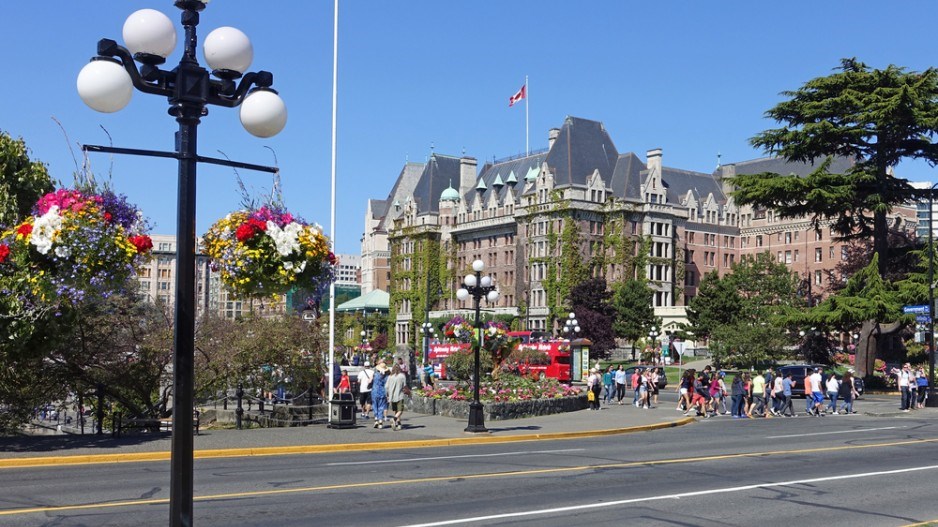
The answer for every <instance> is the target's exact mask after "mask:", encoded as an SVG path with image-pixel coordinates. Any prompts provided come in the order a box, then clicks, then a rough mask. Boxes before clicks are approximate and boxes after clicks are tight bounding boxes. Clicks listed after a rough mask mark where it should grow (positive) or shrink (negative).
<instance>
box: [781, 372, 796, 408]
mask: <svg viewBox="0 0 938 527" xmlns="http://www.w3.org/2000/svg"><path fill="white" fill-rule="evenodd" d="M791 386H792V382H791V372H790V371H789V372H787V373H786V374H785V378H784V379H782V394H781V396H782V407H781V408H782V409H781V410H779V411H778V413H779V415H784V416H786V417H795V409H794V408H792V405H791ZM786 411H787V413H786Z"/></svg>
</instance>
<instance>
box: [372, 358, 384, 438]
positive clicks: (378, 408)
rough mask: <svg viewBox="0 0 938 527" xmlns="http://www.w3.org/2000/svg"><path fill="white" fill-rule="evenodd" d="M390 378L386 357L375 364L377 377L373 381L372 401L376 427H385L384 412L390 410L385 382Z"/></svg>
mask: <svg viewBox="0 0 938 527" xmlns="http://www.w3.org/2000/svg"><path fill="white" fill-rule="evenodd" d="M387 380H388V365H387V364H385V363H384V359H381V360H379V361H378V365H377V366H375V378H374V380H373V381H371V402H372V404H373V405H374V408H375V425H374V427H375V428H378V429H381V428H384V414H385V412H387V410H388V392H387V390H386V388H385V384H386V383H387Z"/></svg>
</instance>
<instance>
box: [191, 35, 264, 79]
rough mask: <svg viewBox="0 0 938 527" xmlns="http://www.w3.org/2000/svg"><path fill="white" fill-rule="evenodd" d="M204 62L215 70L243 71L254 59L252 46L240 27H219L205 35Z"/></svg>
mask: <svg viewBox="0 0 938 527" xmlns="http://www.w3.org/2000/svg"><path fill="white" fill-rule="evenodd" d="M202 51H203V53H204V54H205V62H206V63H208V65H209V67H210V68H212V69H213V70H215V71H216V72H226V71H227V72H232V71H234V72H237V73H239V74H241V73H244V72H245V71H247V70H248V68H250V67H251V62H252V61H253V60H254V46H252V45H251V39H249V38H248V36H247V35H245V34H244V33H243V32H242V31H241V30H240V29H236V28H233V27H228V26H225V27H220V28H218V29H216V30H214V31H212V32H211V33H209V34H208V36H207V37H205V43H204V44H203V45H202Z"/></svg>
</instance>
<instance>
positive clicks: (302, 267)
mask: <svg viewBox="0 0 938 527" xmlns="http://www.w3.org/2000/svg"><path fill="white" fill-rule="evenodd" d="M283 268H284V269H286V270H287V271H293V272H294V273H296V274H300V273H302V272H303V271H304V270H305V269H306V262H300V264H299V265H296V264H294V263H293V262H283Z"/></svg>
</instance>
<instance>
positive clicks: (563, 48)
mask: <svg viewBox="0 0 938 527" xmlns="http://www.w3.org/2000/svg"><path fill="white" fill-rule="evenodd" d="M144 7H151V8H155V9H159V10H161V11H163V12H164V13H166V14H168V15H169V16H170V18H171V19H172V20H174V21H176V23H177V24H178V20H179V16H178V10H177V9H176V8H175V7H173V5H172V2H171V1H170V0H148V1H142V0H121V1H119V2H115V1H101V0H96V1H91V0H88V1H81V2H76V1H71V0H68V1H67V0H51V1H48V2H42V3H36V2H4V4H3V7H2V8H0V13H2V16H0V49H3V50H4V52H3V61H2V64H3V67H4V81H3V83H2V84H0V90H2V95H3V97H2V101H3V103H2V106H0V128H2V129H3V130H5V131H7V132H9V133H11V134H12V135H14V136H21V137H23V138H24V139H25V140H26V142H27V144H28V145H29V147H30V148H31V150H32V156H33V157H34V158H35V159H38V160H41V161H43V162H45V163H47V164H48V165H49V167H50V169H51V171H52V174H53V177H55V178H57V179H59V180H61V181H64V182H66V183H68V182H70V181H71V174H72V172H73V171H74V166H75V165H74V162H73V160H72V156H71V153H70V152H69V149H68V145H67V142H66V140H65V139H64V137H63V135H62V132H61V131H60V129H59V127H58V126H57V125H56V124H55V122H53V120H52V118H53V117H55V118H57V119H58V120H59V121H61V123H62V125H63V126H64V128H65V130H66V131H67V133H68V136H69V139H70V140H71V142H72V144H74V143H77V142H81V143H88V144H107V143H108V138H107V136H106V135H105V134H104V132H103V131H102V130H101V127H102V126H103V127H104V128H106V129H107V131H108V132H109V133H110V135H111V137H112V138H113V144H114V145H115V146H121V147H132V148H144V149H154V150H171V149H172V148H173V134H174V132H175V130H176V126H177V125H176V123H175V121H174V120H173V119H172V118H171V117H170V116H168V115H167V114H166V109H167V103H166V101H165V99H162V98H160V97H156V96H153V95H147V94H143V93H139V92H138V93H135V94H134V98H133V100H132V101H131V103H130V105H129V106H128V107H127V108H125V109H124V110H122V111H121V112H118V113H115V114H100V113H97V112H94V111H93V110H91V109H89V108H87V107H86V106H85V105H84V104H83V103H82V102H81V100H80V99H79V97H78V95H77V93H76V91H75V78H76V76H77V74H78V71H79V70H80V69H81V68H82V66H84V65H85V64H86V62H87V61H88V59H89V58H90V57H91V56H93V55H94V52H95V44H96V42H97V40H98V39H99V38H113V39H115V40H118V41H119V42H120V41H121V27H122V25H123V22H124V19H125V18H126V17H127V16H128V15H129V14H130V13H132V12H133V11H135V10H137V9H141V8H144ZM332 7H333V3H332V1H331V0H303V1H299V0H295V1H290V2H285V1H281V2H269V1H265V2H258V1H253V2H249V1H247V0H212V2H210V3H209V5H208V7H207V8H206V10H205V11H203V13H202V23H201V25H200V26H199V27H200V37H203V38H204V36H205V35H207V34H208V32H209V31H210V30H211V29H213V28H215V27H219V26H223V25H230V26H234V27H237V28H239V29H241V30H242V31H244V32H245V33H246V34H247V35H248V36H249V37H250V38H251V40H252V42H253V43H254V52H255V57H254V64H253V66H252V70H257V69H265V70H268V71H271V72H273V73H274V81H275V82H274V87H275V88H276V89H278V90H279V92H280V94H281V96H282V97H283V99H284V100H285V101H286V104H287V107H288V109H289V121H288V123H287V126H286V128H285V130H284V131H283V132H282V133H281V134H280V135H279V136H276V137H274V138H271V139H267V140H261V139H257V138H254V137H253V136H250V135H249V134H248V133H247V132H245V131H244V129H243V128H242V127H241V125H240V123H239V122H238V116H237V111H236V110H231V109H225V108H211V109H210V114H209V115H208V116H207V117H206V118H204V119H203V124H202V125H201V126H200V129H199V146H200V148H199V150H200V153H201V154H202V155H206V156H219V154H218V151H219V150H221V151H223V152H224V153H225V154H227V155H228V156H230V157H231V158H233V159H237V160H239V161H244V162H251V163H260V164H273V161H274V158H273V155H272V153H271V151H270V150H268V149H267V148H265V147H269V148H270V149H272V150H273V151H274V152H276V156H277V159H278V161H279V166H280V167H281V169H282V180H283V185H284V191H285V194H286V203H287V205H288V207H289V208H290V209H291V211H294V212H295V213H298V214H300V215H302V216H303V217H305V218H306V219H308V220H310V221H315V222H318V223H320V224H321V225H323V226H324V228H325V229H326V232H327V233H328V232H329V230H330V226H329V216H330V202H329V193H330V148H331V146H330V134H331V111H332V110H331V96H332V38H333V36H332V28H333V26H332V24H333V18H332V17H333V14H332ZM936 11H938V4H936V3H933V2H918V1H913V2H901V3H894V2H873V1H852V2H846V1H829V2H816V1H790V2H784V3H775V4H768V3H764V2H750V1H745V2H742V1H720V2H716V1H713V2H673V1H660V2H638V1H634V2H629V1H612V0H608V1H589V2H586V1H564V2H561V1H544V0H540V1H535V0H515V1H512V2H502V1H498V2H496V1H484V0H483V1H479V0H474V1H455V0H454V1H445V2H441V1H439V0H436V1H432V0H421V1H406V2H386V1H370V2H369V1H364V0H342V2H341V4H340V14H339V81H338V82H339V109H338V116H339V121H338V186H337V196H338V197H337V210H338V213H337V222H336V228H337V236H336V249H337V251H338V252H340V253H358V252H359V237H360V236H361V233H362V230H363V217H364V210H365V204H366V200H367V199H369V198H384V197H386V195H387V193H388V191H389V190H390V188H391V185H392V184H393V183H394V180H395V178H396V176H397V175H398V173H399V172H400V170H401V167H402V166H403V164H404V162H405V161H406V160H407V159H410V160H412V161H423V160H425V159H426V157H427V156H428V155H429V153H430V147H431V144H433V145H435V151H436V152H438V153H442V154H449V155H461V154H462V153H463V151H464V150H465V152H466V154H467V155H470V156H474V157H476V158H478V159H479V160H480V162H481V161H483V160H485V159H491V158H492V157H493V156H495V157H504V156H508V155H513V154H517V153H520V152H522V151H523V150H524V147H525V136H524V131H525V129H524V125H525V122H524V105H523V104H521V105H516V106H515V107H513V108H508V97H509V96H511V95H512V94H514V93H515V91H517V90H518V89H519V88H520V87H521V85H522V84H523V82H524V77H525V75H528V76H529V77H530V112H531V114H530V130H531V148H532V149H538V148H543V147H546V143H547V130H548V129H550V128H552V127H559V126H560V125H561V124H562V122H563V119H564V117H565V116H567V115H574V116H577V117H583V118H588V119H595V120H599V121H602V122H603V123H605V126H606V128H607V130H609V132H610V134H611V136H612V139H613V141H614V142H615V143H616V147H617V148H618V149H619V151H620V152H627V151H634V152H636V153H638V154H639V155H640V156H641V157H644V153H645V151H646V150H648V149H650V148H656V147H661V148H663V150H664V163H665V165H667V166H672V167H677V168H683V169H689V170H698V171H705V172H709V171H711V170H712V169H713V168H714V166H715V165H716V159H717V157H716V156H717V152H720V153H722V155H723V157H722V159H723V161H724V162H733V161H740V160H745V159H751V158H754V157H759V156H760V155H761V152H758V151H755V150H753V149H752V148H751V147H750V146H749V145H748V139H749V138H750V137H752V136H753V135H754V134H755V133H757V132H759V131H761V130H764V129H766V128H769V127H771V126H773V123H772V122H770V121H768V120H766V119H765V118H764V117H763V112H764V111H765V110H767V109H768V108H770V107H771V106H772V105H774V104H775V103H777V102H778V101H779V100H781V99H780V95H779V92H781V91H783V90H789V89H795V88H797V87H798V86H800V85H801V84H802V83H803V82H805V81H807V80H808V79H811V78H813V77H817V76H822V75H826V74H828V73H829V72H831V70H832V69H833V68H835V67H836V66H837V65H838V64H839V60H840V59H841V58H842V57H853V56H855V57H857V58H859V59H860V60H862V61H864V62H866V63H867V64H869V65H871V66H873V67H877V68H881V67H885V66H887V65H888V64H896V65H900V66H905V67H907V68H909V69H911V70H923V69H925V68H928V67H930V66H934V65H936V64H938V40H936V39H935V38H934V25H935V20H936V16H935V15H936ZM180 40H181V39H180ZM178 58H179V47H178V46H177V51H176V54H175V55H173V56H172V57H171V58H170V61H169V63H170V64H176V63H177V62H178ZM200 60H201V56H200ZM76 155H78V152H77V150H76ZM92 163H93V166H94V169H95V171H96V172H97V173H98V174H107V173H108V172H110V173H111V174H112V181H113V184H114V187H115V188H116V190H117V191H119V192H122V193H125V194H127V195H128V196H129V197H130V198H131V200H132V201H134V202H136V203H137V204H139V205H140V206H141V207H142V208H143V210H144V213H145V214H146V215H147V216H148V217H150V218H151V220H152V222H153V223H154V224H155V228H154V232H157V233H169V234H173V233H175V204H176V188H175V186H176V164H175V161H172V160H162V159H151V158H140V157H131V156H115V157H114V158H113V159H111V158H110V157H109V156H106V155H102V154H95V155H94V156H93V157H92ZM899 173H900V175H901V176H903V177H906V178H908V179H910V180H914V181H931V180H935V179H936V178H935V175H934V174H935V170H934V169H931V168H930V167H928V166H927V165H924V164H910V165H905V166H902V167H900V170H899ZM241 174H242V177H243V178H244V179H245V180H246V181H248V182H249V183H250V184H252V185H253V186H254V187H255V188H256V189H257V191H258V192H261V191H262V190H263V189H269V187H270V177H269V176H268V175H266V174H261V173H251V172H242V173H241ZM198 192H199V193H198V233H199V234H201V233H203V232H204V231H205V230H206V228H207V227H208V226H209V225H210V224H211V222H212V221H214V220H215V219H216V218H218V217H221V216H224V215H225V214H226V213H227V212H229V211H231V210H234V209H236V208H238V206H239V202H240V196H239V193H238V190H237V186H236V184H235V178H234V175H233V173H232V171H231V170H230V169H225V168H221V167H214V166H209V165H203V166H202V167H200V169H199V191H198Z"/></svg>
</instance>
